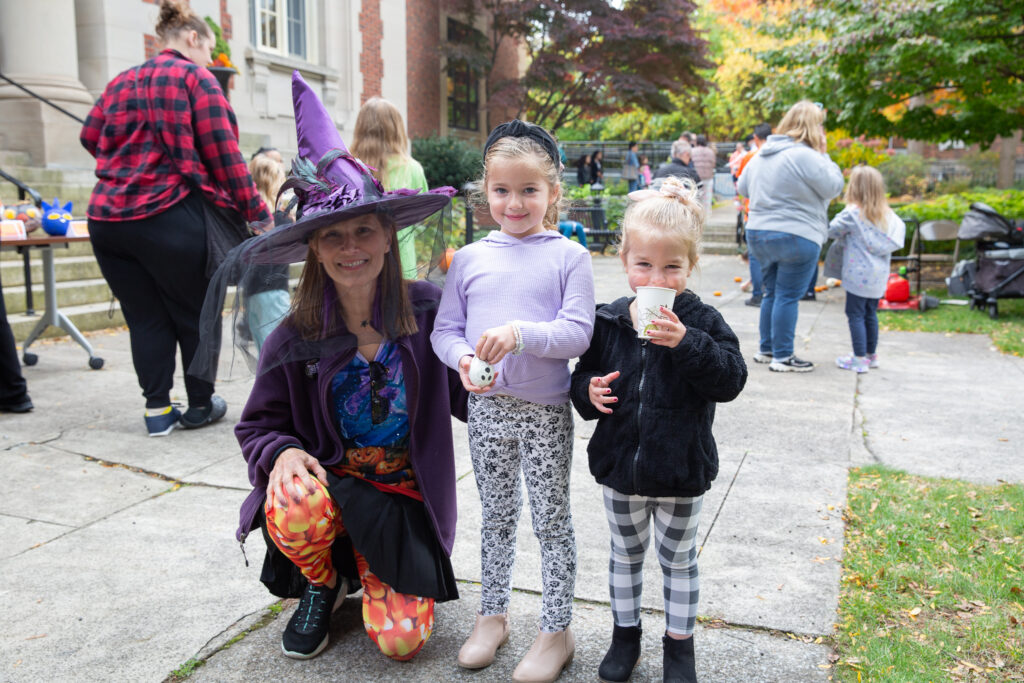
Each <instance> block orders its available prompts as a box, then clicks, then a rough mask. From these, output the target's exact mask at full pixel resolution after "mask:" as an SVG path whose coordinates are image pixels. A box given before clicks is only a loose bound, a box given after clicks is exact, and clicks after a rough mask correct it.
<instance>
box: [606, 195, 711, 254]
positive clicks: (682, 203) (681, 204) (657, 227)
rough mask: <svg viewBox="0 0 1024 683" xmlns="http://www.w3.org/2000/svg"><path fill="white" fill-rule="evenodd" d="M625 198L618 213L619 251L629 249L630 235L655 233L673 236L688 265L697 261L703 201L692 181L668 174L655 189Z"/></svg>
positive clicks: (624, 252) (624, 251)
mask: <svg viewBox="0 0 1024 683" xmlns="http://www.w3.org/2000/svg"><path fill="white" fill-rule="evenodd" d="M629 198H630V199H631V200H633V201H632V202H630V204H629V206H627V207H626V214H625V215H624V216H623V217H622V241H621V243H620V245H619V251H620V252H622V253H623V254H626V253H628V252H629V246H630V239H631V238H632V237H634V236H636V235H638V234H651V233H658V234H661V235H666V236H669V237H672V238H674V239H676V240H677V241H678V242H679V244H680V246H681V247H682V248H683V249H684V250H685V251H686V256H687V259H689V262H690V265H691V266H693V265H695V264H696V263H697V260H698V258H699V250H700V240H701V237H702V236H703V234H704V203H703V202H701V201H700V190H699V189H698V188H697V184H696V183H694V182H693V181H692V180H691V179H689V178H678V177H676V176H669V177H668V178H665V180H664V181H663V182H662V183H661V185H659V186H658V188H657V189H650V190H637V191H635V192H630V193H629Z"/></svg>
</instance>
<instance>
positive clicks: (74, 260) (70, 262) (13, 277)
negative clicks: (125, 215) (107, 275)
mask: <svg viewBox="0 0 1024 683" xmlns="http://www.w3.org/2000/svg"><path fill="white" fill-rule="evenodd" d="M57 253H59V252H57ZM31 263H32V266H31V273H32V284H33V286H34V285H36V284H37V283H39V284H42V282H43V264H42V260H41V259H40V258H39V257H38V256H36V255H34V254H33V256H32V260H31ZM53 265H54V269H53V270H54V275H55V277H56V279H57V282H70V281H73V280H94V279H96V278H101V277H103V275H102V274H101V273H100V266H99V264H98V263H96V259H95V258H94V257H93V256H91V255H89V256H55V257H54V259H53ZM0 282H3V283H4V289H5V290H6V289H7V287H8V286H11V287H15V286H18V285H21V286H24V285H25V275H24V270H23V265H22V262H21V261H8V260H6V259H4V260H3V261H0Z"/></svg>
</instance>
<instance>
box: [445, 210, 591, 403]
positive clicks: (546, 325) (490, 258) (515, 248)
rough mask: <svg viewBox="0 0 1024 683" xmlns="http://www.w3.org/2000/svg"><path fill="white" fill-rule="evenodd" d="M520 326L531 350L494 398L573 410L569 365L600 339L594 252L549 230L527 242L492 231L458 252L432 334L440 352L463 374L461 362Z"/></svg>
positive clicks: (503, 373)
mask: <svg viewBox="0 0 1024 683" xmlns="http://www.w3.org/2000/svg"><path fill="white" fill-rule="evenodd" d="M513 321H515V322H518V323H519V329H520V330H521V331H522V334H523V343H524V344H525V349H524V350H523V352H522V353H520V354H518V355H511V354H510V355H507V356H505V358H503V359H502V360H501V362H500V363H498V365H497V367H496V368H495V369H496V370H497V371H498V381H497V383H496V385H495V387H494V389H492V391H493V392H496V393H499V394H507V395H509V396H515V397H516V398H521V399H523V400H526V401H531V402H533V403H542V404H547V405H557V404H560V403H565V402H566V401H568V400H569V364H568V360H569V359H570V358H575V357H577V356H579V355H580V354H582V353H583V352H584V351H586V350H587V347H589V346H590V337H591V335H592V334H593V332H594V276H593V272H592V268H591V263H590V254H589V253H588V252H587V250H586V249H585V248H584V247H582V246H580V245H579V244H578V243H576V242H573V241H571V240H568V239H566V238H565V237H563V236H562V234H561V233H559V232H557V231H554V230H545V231H544V232H541V233H539V234H537V235H529V236H527V237H524V238H522V239H518V238H516V237H512V236H511V235H506V234H504V233H502V232H498V231H492V232H491V233H490V234H488V235H487V237H485V238H484V239H482V240H480V241H478V242H473V243H472V244H468V245H466V246H465V247H464V248H462V249H460V250H459V251H457V252H456V253H455V258H453V259H452V264H451V268H450V269H449V270H448V278H447V279H446V280H445V283H444V294H442V296H441V306H440V308H439V309H438V312H437V318H436V320H435V321H434V332H433V333H432V334H431V335H430V341H431V343H432V344H433V346H434V353H436V354H437V356H438V358H440V359H441V361H442V362H444V363H445V365H447V366H448V367H450V368H455V369H457V368H458V363H459V359H460V358H462V357H463V356H465V355H467V354H468V355H473V351H474V349H475V348H476V342H477V340H478V339H479V338H480V334H481V333H483V331H484V330H486V329H489V328H491V327H497V326H499V325H505V324H508V323H510V322H513ZM488 393H490V392H488ZM486 395H488V394H485V396H486Z"/></svg>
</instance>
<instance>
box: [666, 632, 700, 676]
mask: <svg viewBox="0 0 1024 683" xmlns="http://www.w3.org/2000/svg"><path fill="white" fill-rule="evenodd" d="M661 642H662V643H663V644H664V646H665V655H664V658H663V659H662V671H663V675H664V680H665V683H697V664H696V662H695V661H694V659H693V636H690V637H689V638H687V639H685V640H676V639H675V638H669V637H668V636H662V638H661Z"/></svg>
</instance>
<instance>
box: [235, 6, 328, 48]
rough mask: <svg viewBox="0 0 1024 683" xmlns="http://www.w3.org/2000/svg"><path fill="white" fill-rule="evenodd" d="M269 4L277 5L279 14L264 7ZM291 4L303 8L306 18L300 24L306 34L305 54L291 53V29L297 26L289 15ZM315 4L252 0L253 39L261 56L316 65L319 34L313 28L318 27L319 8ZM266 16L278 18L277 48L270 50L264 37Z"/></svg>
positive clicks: (276, 24)
mask: <svg viewBox="0 0 1024 683" xmlns="http://www.w3.org/2000/svg"><path fill="white" fill-rule="evenodd" d="M267 2H274V3H276V4H277V7H278V9H277V10H276V11H271V10H267V9H265V8H264V4H265V3H267ZM291 2H299V3H300V6H301V8H302V12H303V14H304V17H303V18H302V21H301V23H300V25H301V27H302V31H303V38H304V39H305V53H304V54H303V53H298V52H293V51H292V46H291V45H290V42H291V40H290V38H291V37H290V30H289V29H290V28H291V25H292V24H293V22H294V19H293V18H292V15H291V12H290V11H289V10H290V8H289V4H290V3H291ZM316 4H317V3H316V0H250V3H249V12H250V17H252V22H251V24H250V26H251V29H252V30H251V31H250V36H249V37H250V38H251V41H252V44H253V47H255V48H256V49H257V50H259V51H261V52H268V53H270V54H275V55H280V56H282V57H289V58H291V59H299V60H302V61H306V62H315V61H316V60H315V59H314V58H313V55H315V54H317V44H316V32H315V31H314V30H313V27H314V26H316V25H317V21H316V19H317V8H316ZM265 15H272V16H273V17H275V19H276V22H275V30H274V37H275V38H276V39H277V45H276V46H271V45H268V44H267V43H266V42H264V36H263V17H264V16H265Z"/></svg>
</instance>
